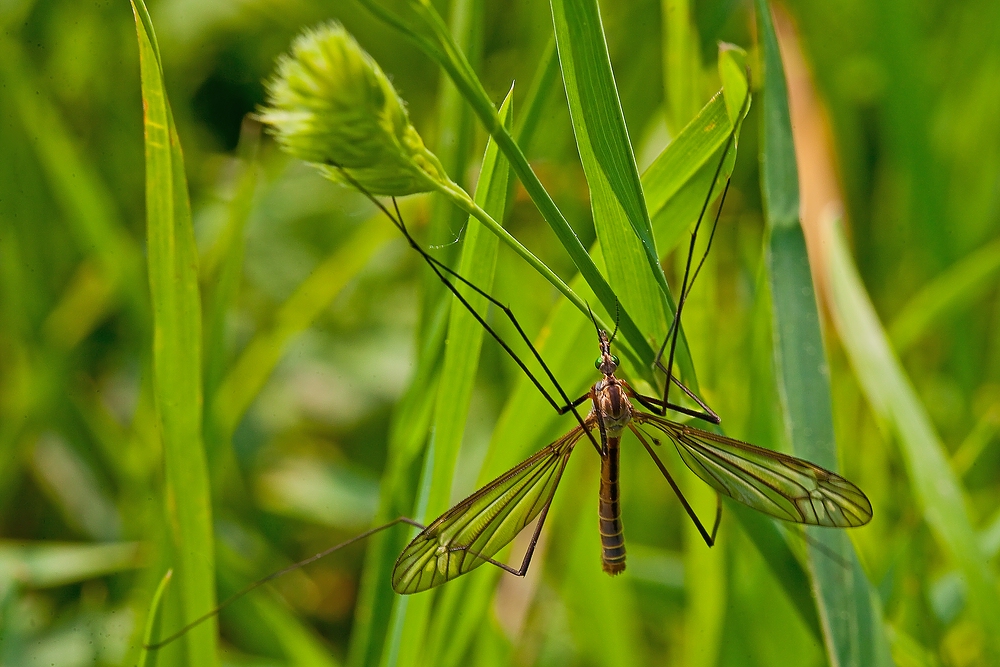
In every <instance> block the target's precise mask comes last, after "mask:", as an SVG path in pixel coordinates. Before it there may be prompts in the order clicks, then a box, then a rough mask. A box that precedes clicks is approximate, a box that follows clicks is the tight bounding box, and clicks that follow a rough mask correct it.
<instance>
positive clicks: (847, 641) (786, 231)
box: [756, 0, 891, 667]
mask: <svg viewBox="0 0 1000 667" xmlns="http://www.w3.org/2000/svg"><path fill="white" fill-rule="evenodd" d="M756 7H757V22H758V32H759V35H760V41H761V50H762V58H763V64H764V102H763V105H764V110H763V123H762V125H763V127H762V131H761V134H762V141H761V149H762V153H761V172H762V174H761V190H762V194H763V196H764V201H765V214H766V220H767V226H768V231H769V235H770V238H769V240H768V242H767V248H766V252H767V270H768V275H769V280H770V288H771V294H772V322H773V326H774V356H775V366H776V368H777V380H778V391H779V394H780V396H781V403H782V407H783V411H784V419H785V429H786V431H787V433H788V439H789V442H790V443H791V445H792V449H793V451H794V453H795V454H797V455H799V456H801V457H802V458H805V459H806V460H809V461H812V462H813V463H815V464H817V465H820V466H822V467H824V468H826V469H828V470H832V471H836V467H837V466H836V463H837V453H836V441H835V438H834V432H833V413H832V404H831V398H830V384H829V370H828V367H827V363H826V358H825V353H824V349H825V348H824V347H823V339H822V336H821V334H820V328H819V314H818V311H817V308H816V300H815V296H814V291H813V285H812V276H811V275H810V272H809V257H808V255H807V254H806V246H805V238H804V236H803V234H802V228H801V226H800V225H799V182H798V173H797V166H796V163H795V149H794V146H793V143H792V127H791V122H790V120H789V112H788V93H787V89H786V86H785V75H784V68H783V66H782V62H781V55H780V53H779V51H778V41H777V37H776V36H775V32H774V26H773V25H772V23H771V14H770V9H769V8H768V6H767V4H766V2H765V1H764V0H757V3H756ZM808 530H809V535H810V537H811V540H812V542H811V543H810V546H809V548H808V563H809V569H810V571H811V573H812V581H813V589H814V591H815V593H816V603H817V608H818V611H819V618H820V621H821V627H822V629H823V636H824V639H825V644H826V650H827V657H828V659H829V660H830V663H831V664H832V665H836V666H838V667H848V666H858V667H862V666H869V665H878V664H888V663H890V662H891V658H890V657H889V656H888V651H887V646H888V643H887V641H886V639H885V633H884V628H883V622H882V619H881V616H880V612H879V609H878V605H877V597H876V594H875V592H874V590H873V589H872V588H871V586H870V585H869V583H868V581H867V579H866V577H865V574H864V571H863V570H862V569H861V565H860V563H859V562H858V558H857V555H856V554H855V552H854V549H853V547H852V545H851V542H850V538H849V537H848V536H847V534H846V533H844V532H843V531H831V530H823V529H815V528H814V529H808ZM830 552H832V553H833V554H836V555H837V557H838V560H835V559H833V558H830V557H829V553H830ZM839 561H842V562H839Z"/></svg>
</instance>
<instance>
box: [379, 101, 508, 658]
mask: <svg viewBox="0 0 1000 667" xmlns="http://www.w3.org/2000/svg"><path fill="white" fill-rule="evenodd" d="M512 94H513V91H511V93H509V94H508V96H507V99H506V100H505V101H504V104H503V105H502V106H501V108H500V116H501V118H502V119H504V121H505V122H507V123H508V124H509V123H510V119H511V108H510V106H511V98H512ZM508 178H509V167H508V165H507V161H506V160H505V159H504V158H503V156H502V155H501V154H500V152H499V150H498V149H497V146H496V143H495V142H493V141H490V142H489V143H488V144H487V147H486V155H485V156H484V158H483V167H482V170H481V171H480V175H479V180H478V182H477V185H476V201H477V203H478V204H479V205H480V206H481V207H482V208H483V209H485V210H486V211H488V212H489V213H490V215H492V216H493V217H494V218H496V219H499V220H502V219H503V216H504V211H505V209H506V202H507V191H508V188H507V185H508ZM467 229H468V231H467V233H466V238H465V241H464V243H463V244H462V258H461V261H460V263H459V267H458V269H457V271H458V273H459V275H461V276H462V277H464V278H465V279H466V280H468V281H469V282H471V283H472V284H474V285H476V286H477V287H479V288H480V289H482V290H484V291H489V290H490V288H491V286H492V284H493V271H494V267H495V265H496V253H497V243H498V240H497V237H496V236H495V235H493V234H489V233H488V232H487V230H486V229H484V228H483V227H482V226H481V225H479V224H477V223H476V221H475V219H474V218H470V219H469V223H468V227H467ZM458 288H459V291H460V292H461V293H462V294H463V296H464V297H465V298H466V299H467V300H468V301H469V303H470V304H472V306H473V307H474V308H475V309H476V311H477V312H479V313H485V312H487V306H488V302H487V301H486V299H485V298H483V297H482V296H480V295H478V294H475V293H474V292H473V291H472V290H471V289H468V288H467V287H466V286H462V285H460V286H458ZM484 335H486V332H485V331H484V330H483V327H482V325H481V324H480V323H479V322H477V321H476V319H475V318H474V317H473V316H472V314H471V313H469V312H468V310H467V309H466V308H464V307H463V306H462V305H461V304H460V303H458V302H457V300H456V301H455V302H453V303H452V307H451V317H450V320H449V322H448V337H447V347H446V349H445V355H444V361H443V364H442V371H441V382H440V384H439V386H438V393H437V404H436V407H435V412H434V421H433V426H432V430H431V434H432V435H431V444H430V447H429V449H428V456H429V457H430V456H431V455H432V454H433V463H432V465H431V466H430V467H429V468H427V469H426V473H428V474H429V477H428V478H425V483H426V484H427V486H428V488H429V492H428V494H427V497H426V503H421V504H422V505H424V507H422V508H421V509H422V511H421V512H420V513H418V515H417V517H416V518H417V520H418V521H423V522H424V523H425V524H426V523H428V522H429V521H432V520H433V519H434V517H436V516H437V515H439V514H441V513H442V512H444V511H445V510H446V509H448V507H449V505H450V504H451V485H452V479H453V478H454V474H455V464H456V463H457V461H458V455H459V451H460V450H461V445H462V434H463V433H464V431H465V422H466V418H467V416H468V412H469V404H470V401H471V398H472V387H473V383H474V382H475V377H476V369H477V368H478V366H479V352H480V350H481V347H482V341H483V336H484ZM435 596H436V594H435V593H424V594H421V595H419V596H414V598H413V599H412V600H411V601H409V602H408V604H407V606H406V608H405V611H401V612H400V615H401V616H403V617H404V620H402V622H398V621H397V627H398V628H399V629H398V632H399V636H400V637H401V638H402V639H403V641H402V651H401V652H400V657H399V661H398V663H397V664H399V665H408V664H426V661H427V660H428V659H430V660H431V663H432V664H436V663H435V661H434V660H433V659H432V655H428V654H425V650H432V649H433V648H434V647H427V648H426V649H425V648H424V641H425V640H426V635H427V630H426V628H427V627H428V625H429V623H430V622H431V619H430V616H429V614H430V603H431V601H432V600H433V598H434V597H435ZM431 634H432V635H433V632H432V633H431ZM432 643H433V642H432Z"/></svg>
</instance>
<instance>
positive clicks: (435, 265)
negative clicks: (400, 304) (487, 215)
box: [331, 164, 600, 452]
mask: <svg viewBox="0 0 1000 667" xmlns="http://www.w3.org/2000/svg"><path fill="white" fill-rule="evenodd" d="M331 166H333V167H336V168H337V169H338V170H339V171H340V173H341V175H342V176H343V177H344V179H345V180H347V181H348V182H349V183H351V185H353V186H354V187H355V188H357V190H358V192H360V193H361V194H363V195H364V196H365V197H367V198H368V200H369V201H371V202H372V203H373V204H374V205H375V206H377V207H378V208H379V210H381V211H382V213H384V214H385V215H386V217H387V218H389V220H390V221H391V222H392V224H393V225H394V226H395V227H396V229H398V230H399V231H400V233H401V234H402V235H403V236H404V238H406V241H407V243H409V244H410V247H411V248H413V249H414V250H415V251H416V252H417V253H418V254H419V255H420V256H421V257H422V258H423V259H424V261H425V262H427V265H428V266H430V267H431V270H433V271H434V273H435V275H437V277H438V278H439V279H440V280H441V282H442V283H444V285H445V287H447V288H448V290H449V291H450V292H451V293H452V294H454V295H455V298H457V299H458V300H459V302H460V303H461V304H462V305H463V306H464V307H465V309H466V310H468V311H469V313H471V314H472V316H473V317H474V318H476V321H477V322H479V324H480V325H481V326H482V327H483V329H485V330H486V332H487V333H488V334H490V336H492V337H493V339H494V340H495V341H497V343H499V344H500V347H502V348H503V349H504V351H505V352H506V353H507V354H508V355H509V356H510V358H511V359H513V360H514V363H516V364H517V365H518V367H519V368H520V369H521V370H522V371H523V372H524V374H525V375H527V376H528V379H529V380H531V382H532V384H534V385H535V387H536V388H537V389H538V391H539V393H541V394H542V396H543V397H544V398H545V400H546V401H548V402H549V405H551V406H552V408H553V409H554V410H555V411H556V412H557V413H559V414H560V415H563V414H566V413H567V412H572V413H573V416H574V417H576V421H577V423H578V424H580V426H581V427H583V429H584V431H586V432H587V437H588V438H589V439H590V442H591V444H593V445H594V448H595V449H597V450H598V452H600V446H599V445H598V443H597V440H595V439H594V436H593V434H592V433H591V432H590V430H589V429H587V428H586V426H585V424H584V420H583V417H582V416H581V415H580V413H579V411H578V410H577V409H576V408H577V407H579V406H580V404H582V403H583V402H584V401H585V400H587V398H588V397H589V395H590V394H589V393H587V394H585V395H583V396H581V397H580V398H578V399H576V400H570V398H569V396H568V395H567V394H566V392H565V391H564V390H563V388H562V385H560V384H559V382H558V381H557V380H556V378H555V375H554V374H553V373H552V371H551V370H550V369H549V366H548V364H546V363H545V360H544V359H542V356H541V354H539V353H538V350H537V349H536V348H535V346H534V345H533V344H532V342H531V339H530V338H529V337H528V334H526V333H525V331H524V329H523V328H522V327H521V323H520V322H518V321H517V317H516V316H515V315H514V312H513V311H512V310H511V309H510V308H509V307H508V306H506V305H505V304H503V303H501V302H500V301H498V300H497V299H495V298H494V297H493V296H492V295H490V294H488V293H487V292H485V291H483V290H482V289H480V288H479V287H477V286H476V285H474V284H472V283H471V282H469V281H468V280H466V279H465V278H464V277H463V276H461V275H459V274H458V273H457V272H456V271H454V270H452V269H451V268H449V267H448V266H446V265H445V264H444V263H442V262H441V261H439V260H438V259H436V258H434V257H432V256H431V255H430V254H429V253H428V252H427V251H426V250H424V249H423V248H422V247H421V246H420V244H419V243H417V241H416V239H414V238H413V236H412V235H410V231H409V230H408V229H407V228H406V224H405V223H404V222H403V216H402V214H401V213H400V211H399V205H398V204H396V199H395V198H393V200H392V203H393V208H394V209H395V212H396V213H395V215H393V213H392V212H390V211H389V209H388V208H386V206H385V205H384V204H383V203H382V202H381V201H379V200H378V199H377V198H376V197H375V196H374V195H372V194H371V193H370V192H368V191H367V190H366V189H365V188H364V187H363V186H362V185H361V184H360V183H358V182H357V180H355V179H354V177H353V176H351V175H350V174H349V173H348V172H347V171H346V170H344V169H343V168H341V167H340V166H339V165H335V164H332V165H331ZM445 273H447V274H448V275H450V276H452V277H453V278H455V279H456V280H458V281H460V282H462V283H463V284H464V285H466V286H468V287H469V288H470V289H472V290H474V291H475V292H476V293H477V294H479V295H480V296H482V297H483V298H484V299H486V300H487V301H489V302H490V303H492V304H493V305H494V306H496V307H497V308H499V309H500V310H502V311H503V313H504V315H506V316H507V319H508V320H510V322H511V323H512V324H513V325H514V328H515V329H517V333H518V335H520V336H521V339H522V340H523V341H524V342H525V344H526V345H527V346H528V349H529V350H531V354H532V355H533V356H534V357H535V359H536V360H537V361H538V363H539V364H540V365H541V367H542V370H544V371H545V375H546V376H547V377H548V378H549V380H550V381H551V382H552V385H553V386H554V387H555V388H556V391H557V392H558V393H559V397H560V398H561V399H562V404H560V403H559V402H557V401H556V400H555V399H554V398H553V397H552V395H551V394H550V393H549V392H548V390H546V389H545V387H544V386H543V385H542V383H541V382H540V381H539V380H538V378H537V377H536V376H535V374H534V373H532V372H531V370H529V369H528V367H527V365H526V364H525V363H524V362H523V361H522V360H521V358H520V357H519V356H518V355H517V353H515V352H514V350H513V349H511V347H510V345H508V344H507V343H506V342H505V341H504V340H503V338H501V337H500V334H498V333H497V332H496V330H495V329H494V328H493V327H492V326H490V324H489V323H488V322H487V321H486V319H485V318H484V317H483V316H482V315H480V314H479V313H478V312H477V311H476V309H475V308H473V307H472V304H470V303H469V301H468V300H467V299H466V298H465V297H464V296H463V295H462V293H461V292H459V291H458V288H457V287H455V285H454V283H452V282H451V281H450V280H449V279H448V278H446V277H445Z"/></svg>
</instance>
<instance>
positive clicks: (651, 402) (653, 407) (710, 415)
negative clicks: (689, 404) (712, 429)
mask: <svg viewBox="0 0 1000 667" xmlns="http://www.w3.org/2000/svg"><path fill="white" fill-rule="evenodd" d="M673 380H674V381H675V383H676V384H677V385H678V386H680V388H681V389H683V390H684V393H685V394H687V395H688V397H689V398H690V399H691V400H693V401H694V402H695V403H697V404H698V405H700V406H701V407H703V408H704V409H705V411H704V412H699V411H697V410H692V409H691V408H686V407H684V406H683V405H677V404H676V403H663V402H662V401H661V400H660V399H658V398H653V397H652V396H645V395H643V394H640V393H638V392H636V391H635V390H634V389H632V387H630V386H629V385H628V384H625V383H624V382H623V384H625V387H626V391H627V393H628V395H629V396H630V397H632V398H634V399H635V400H636V401H637V402H638V403H639V405H641V406H642V407H644V408H646V409H647V410H649V411H650V412H652V413H654V414H660V412H661V411H662V410H664V409H669V410H673V411H674V412H680V413H682V414H685V415H688V416H690V417H695V418H697V419H701V420H703V421H707V422H711V423H713V424H718V423H720V422H721V421H722V419H721V418H720V417H719V415H717V414H715V411H714V410H712V408H710V407H708V406H707V405H706V404H705V402H704V401H702V400H701V399H700V398H698V397H697V396H696V395H695V394H694V392H692V391H691V390H690V389H688V388H687V387H685V386H684V385H683V384H680V383H679V382H677V378H673Z"/></svg>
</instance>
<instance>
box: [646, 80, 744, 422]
mask: <svg viewBox="0 0 1000 667" xmlns="http://www.w3.org/2000/svg"><path fill="white" fill-rule="evenodd" d="M749 97H750V95H749V93H748V94H747V97H746V98H745V99H744V100H743V105H744V107H745V106H746V104H747V102H748V100H749ZM741 113H742V110H741ZM735 141H736V126H734V127H733V131H732V132H730V133H729V138H728V139H727V140H726V146H725V148H724V149H723V151H722V156H721V157H720V158H719V164H718V166H717V167H716V168H715V174H714V175H713V176H712V184H711V186H710V187H709V188H708V194H707V195H706V196H705V201H704V203H703V204H702V207H701V211H700V212H699V213H698V220H697V222H695V225H694V230H692V232H691V243H690V245H689V246H688V256H687V262H686V263H685V266H684V279H683V280H682V282H681V291H680V296H679V298H678V300H677V310H676V311H675V312H674V319H673V322H672V323H671V325H670V329H669V330H668V331H667V336H666V338H664V340H663V345H661V346H660V350H659V352H658V353H657V355H656V361H655V362H654V364H653V365H654V366H655V367H656V368H659V369H660V370H661V371H663V372H664V373H665V374H666V376H667V379H666V382H665V383H664V385H663V400H662V401H661V403H662V407H661V408H660V410H659V414H660V415H661V416H662V415H664V414H666V409H667V405H668V404H669V398H670V383H671V380H672V378H673V369H674V353H675V352H676V349H677V335H678V333H679V332H680V321H681V312H682V311H683V309H684V302H685V301H687V295H688V292H689V291H690V288H691V285H692V284H693V283H694V279H695V278H696V277H697V276H698V272H699V271H701V267H702V265H703V264H704V263H705V258H706V257H708V251H709V250H710V249H711V247H712V240H713V239H714V238H715V230H716V228H717V227H718V225H719V215H720V214H721V213H722V205H723V204H724V203H725V201H726V194H727V193H728V192H729V183H730V179H726V187H725V189H724V190H723V192H722V201H721V202H719V209H718V211H717V212H716V214H715V223H714V224H713V225H712V234H711V236H710V237H709V240H708V246H707V247H706V248H705V254H704V255H702V258H701V261H700V262H699V263H698V267H697V269H696V270H695V272H694V275H693V276H690V271H691V259H692V257H693V255H694V246H695V241H696V240H697V238H698V230H699V228H700V227H701V223H702V220H704V218H705V212H706V211H707V210H708V205H709V204H710V203H711V201H712V191H713V190H715V184H716V183H717V182H718V180H719V174H720V173H722V166H723V165H724V164H725V161H726V157H727V156H728V154H729V149H730V148H731V147H732V145H733V143H734V142H735ZM689 276H690V279H689ZM668 340H669V341H670V354H669V356H668V357H667V366H666V368H664V367H663V364H662V363H661V359H662V357H663V351H664V348H665V347H666V345H667V341H668ZM687 393H688V394H689V395H690V392H687ZM699 403H700V404H701V405H702V406H703V407H707V406H704V404H703V403H702V402H701V401H699ZM708 412H711V414H713V415H714V414H715V413H714V412H712V411H711V410H708ZM716 416H717V415H716ZM716 423H718V422H716Z"/></svg>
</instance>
